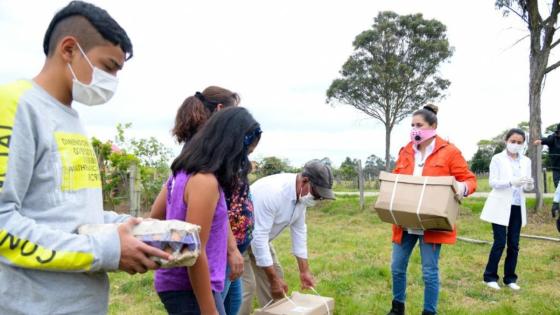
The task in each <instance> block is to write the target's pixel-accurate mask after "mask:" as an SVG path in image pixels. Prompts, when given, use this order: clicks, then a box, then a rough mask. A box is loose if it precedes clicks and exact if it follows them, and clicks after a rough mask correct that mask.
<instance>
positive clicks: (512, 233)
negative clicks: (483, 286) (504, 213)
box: [484, 206, 522, 285]
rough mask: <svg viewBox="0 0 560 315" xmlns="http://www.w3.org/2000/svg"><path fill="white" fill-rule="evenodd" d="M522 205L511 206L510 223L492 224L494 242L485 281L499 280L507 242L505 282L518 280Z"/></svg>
mask: <svg viewBox="0 0 560 315" xmlns="http://www.w3.org/2000/svg"><path fill="white" fill-rule="evenodd" d="M521 224H522V219H521V207H520V206H511V215H510V216H509V225H508V226H503V225H499V224H492V230H493V231H494V244H493V245H492V250H490V257H488V264H487V265H486V270H485V271H484V281H485V282H493V281H496V282H497V281H498V280H499V279H500V277H499V276H498V264H499V263H500V259H501V258H502V253H503V252H504V248H505V246H506V244H507V255H506V263H505V265H504V283H505V284H506V285H507V284H510V283H515V282H517V275H516V274H515V268H516V267H517V256H518V254H519V235H520V234H521Z"/></svg>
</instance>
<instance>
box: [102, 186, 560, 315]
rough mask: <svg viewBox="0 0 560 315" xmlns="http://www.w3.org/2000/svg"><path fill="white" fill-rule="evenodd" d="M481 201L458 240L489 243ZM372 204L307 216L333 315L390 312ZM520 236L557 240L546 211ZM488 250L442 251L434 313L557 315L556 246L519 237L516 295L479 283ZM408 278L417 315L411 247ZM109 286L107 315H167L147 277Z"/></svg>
mask: <svg viewBox="0 0 560 315" xmlns="http://www.w3.org/2000/svg"><path fill="white" fill-rule="evenodd" d="M483 202H484V201H483V200H482V199H467V200H465V202H464V203H463V209H462V211H461V217H460V219H459V222H458V228H459V234H460V235H461V236H465V237H469V238H476V239H483V240H491V239H492V232H491V226H490V224H487V223H484V222H482V221H480V220H479V219H478V215H479V213H480V210H481V209H482V206H483ZM530 202H531V201H530ZM548 202H550V201H549V200H548ZM373 203H374V199H372V198H369V199H367V209H366V210H364V211H361V210H359V207H358V198H357V197H353V196H346V197H339V198H338V199H337V200H336V201H334V202H331V203H324V204H322V205H320V206H318V207H316V208H311V209H309V210H308V217H307V222H308V230H309V240H308V247H309V256H310V265H311V269H312V271H313V272H314V274H315V277H316V279H317V280H318V285H317V290H318V291H319V292H320V293H321V294H322V295H325V296H331V297H334V298H335V300H336V312H335V313H336V314H344V315H346V314H348V315H354V314H359V315H361V314H364V315H369V314H386V312H387V311H388V309H389V307H390V302H391V298H392V295H391V271H390V260H391V259H390V257H391V232H390V230H391V228H390V225H389V224H386V223H383V222H381V221H380V220H379V218H378V217H377V215H376V214H375V212H374V211H373ZM522 233H527V234H536V235H548V236H555V237H558V236H560V235H558V232H557V231H556V229H555V228H554V226H553V224H552V219H551V218H550V214H549V213H548V211H547V212H546V213H543V214H540V215H532V216H531V217H530V220H529V224H528V225H527V226H526V227H525V228H524V229H523V230H522ZM275 246H276V250H277V252H278V253H279V256H280V260H281V263H282V264H283V266H284V269H285V273H286V279H287V282H288V284H289V286H290V290H299V280H298V272H297V266H296V262H295V259H294V258H293V256H291V254H290V252H291V251H290V240H289V233H283V234H282V235H281V236H280V237H279V238H278V239H277V240H275ZM489 251H490V246H489V245H476V244H470V243H464V242H458V243H457V244H456V245H453V246H450V245H448V246H444V247H443V248H442V252H441V258H440V269H441V276H440V277H441V294H440V303H439V314H464V315H467V314H468V315H471V314H495V315H498V314H499V315H502V314H505V315H508V314H543V315H560V244H559V243H552V242H545V241H537V240H529V239H523V238H522V239H521V244H520V257H519V264H518V275H519V282H518V283H519V285H520V286H521V287H522V289H521V291H520V292H512V291H511V290H509V289H502V290H501V291H499V292H496V291H492V290H491V289H488V288H486V287H485V286H484V285H483V283H482V272H483V269H484V266H485V264H486V259H487V257H488V253H489ZM502 263H503V259H502ZM502 269H503V268H502V266H501V267H500V271H501V270H502ZM408 275H409V277H408V291H407V292H408V300H407V314H420V313H421V311H422V301H423V282H422V273H421V264H420V255H419V252H418V250H417V249H416V250H415V252H414V254H413V256H412V257H411V261H410V265H409V273H408ZM111 280H112V281H111V301H110V312H109V313H110V314H135V315H136V314H165V311H164V309H163V307H162V305H161V303H160V302H159V299H158V297H157V295H156V294H155V292H154V290H153V284H152V274H146V275H140V276H129V275H128V274H125V273H114V274H112V275H111Z"/></svg>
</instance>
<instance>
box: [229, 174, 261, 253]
mask: <svg viewBox="0 0 560 315" xmlns="http://www.w3.org/2000/svg"><path fill="white" fill-rule="evenodd" d="M226 202H227V204H228V215H229V223H230V225H231V231H232V232H233V236H234V237H235V240H236V242H237V246H238V247H245V248H246V247H247V245H248V244H249V243H250V242H251V239H252V238H253V228H254V225H255V217H254V214H253V201H252V199H251V193H250V191H249V184H247V183H240V184H239V185H238V186H237V187H236V188H234V189H233V192H232V193H227V192H226Z"/></svg>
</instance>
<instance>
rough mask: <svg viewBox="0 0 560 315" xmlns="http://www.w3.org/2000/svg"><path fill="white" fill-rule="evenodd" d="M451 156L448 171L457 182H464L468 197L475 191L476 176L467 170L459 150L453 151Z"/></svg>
mask: <svg viewBox="0 0 560 315" xmlns="http://www.w3.org/2000/svg"><path fill="white" fill-rule="evenodd" d="M454 151H455V152H454V153H453V155H452V156H451V160H450V161H449V162H450V165H449V171H450V173H451V175H452V176H454V177H455V179H456V180H457V181H459V182H464V183H465V184H467V187H468V190H469V191H468V195H470V194H472V193H474V192H475V191H476V185H477V184H476V176H475V175H474V174H473V172H471V171H470V170H469V165H468V164H467V161H465V158H464V157H463V155H462V154H461V151H459V149H457V148H456V149H455V150H454Z"/></svg>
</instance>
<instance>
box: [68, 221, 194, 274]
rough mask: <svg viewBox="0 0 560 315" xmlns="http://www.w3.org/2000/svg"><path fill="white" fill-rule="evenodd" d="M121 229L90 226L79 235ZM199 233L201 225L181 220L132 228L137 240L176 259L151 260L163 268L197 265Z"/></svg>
mask: <svg viewBox="0 0 560 315" xmlns="http://www.w3.org/2000/svg"><path fill="white" fill-rule="evenodd" d="M117 226H118V224H86V225H82V226H80V228H79V229H78V233H79V234H94V233H98V232H100V231H103V230H105V229H114V228H116V227H117ZM199 232H200V226H198V225H195V224H190V223H187V222H184V221H179V220H166V221H163V220H154V219H144V220H143V221H142V222H140V224H138V225H136V226H135V227H134V228H133V229H132V235H134V237H136V238H137V239H139V240H141V241H142V242H144V243H146V244H148V245H150V246H153V247H156V248H159V249H161V250H163V251H165V252H167V253H169V254H171V255H172V256H173V259H172V260H165V259H161V258H159V257H151V259H152V260H154V261H156V262H158V263H159V264H161V267H162V268H174V267H188V266H192V265H194V263H195V262H196V259H197V258H198V255H199V254H200V237H199Z"/></svg>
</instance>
